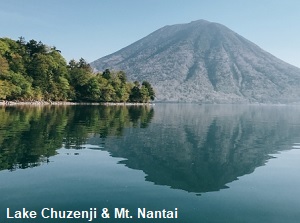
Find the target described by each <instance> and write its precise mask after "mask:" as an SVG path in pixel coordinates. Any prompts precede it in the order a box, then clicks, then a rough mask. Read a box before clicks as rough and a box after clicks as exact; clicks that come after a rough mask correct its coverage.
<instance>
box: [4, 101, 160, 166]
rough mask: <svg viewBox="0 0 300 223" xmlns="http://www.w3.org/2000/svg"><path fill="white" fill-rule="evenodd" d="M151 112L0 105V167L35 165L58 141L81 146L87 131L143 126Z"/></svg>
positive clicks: (109, 131) (144, 109) (109, 133)
mask: <svg viewBox="0 0 300 223" xmlns="http://www.w3.org/2000/svg"><path fill="white" fill-rule="evenodd" d="M153 114H154V113H153V109H152V108H149V107H148V106H135V107H124V106H116V107H114V106H48V107H47V106H45V107H0V170H3V169H9V170H14V169H18V168H28V167H34V166H38V165H40V164H41V163H43V162H48V161H49V159H48V158H49V157H50V156H53V155H55V154H56V150H57V149H59V148H61V147H62V145H64V146H65V147H66V148H71V147H72V148H81V145H82V144H84V143H85V142H86V140H87V138H89V137H90V136H91V135H95V134H97V135H100V137H101V138H106V137H108V136H121V135H122V133H123V131H124V128H125V127H141V128H143V127H146V126H147V125H148V123H149V122H150V121H151V119H152V117H153Z"/></svg>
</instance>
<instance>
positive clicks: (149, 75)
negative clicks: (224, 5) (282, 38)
mask: <svg viewBox="0 0 300 223" xmlns="http://www.w3.org/2000/svg"><path fill="white" fill-rule="evenodd" d="M91 66H92V67H94V68H96V69H97V70H99V71H103V70H105V69H107V68H108V69H114V70H124V71H125V72H126V73H127V75H128V77H129V79H131V80H139V81H142V80H148V81H149V82H150V83H151V84H152V85H153V86H154V88H155V89H156V95H157V100H158V101H176V102H178V101H179V102H203V103H255V102H261V103H288V102H296V101H298V102H299V101H300V69H299V68H297V67H294V66H292V65H290V64H287V63H285V62H283V61H282V60H280V59H278V58H276V57H274V56H272V55H271V54H269V53H268V52H266V51H264V50H262V49H261V48H259V47H258V46H257V45H255V44H254V43H252V42H250V41H249V40H247V39H245V38H243V37H242V36H240V35H238V34H237V33H235V32H233V31H232V30H230V29H228V28H227V27H225V26H223V25H221V24H218V23H212V22H208V21H205V20H198V21H194V22H191V23H188V24H178V25H171V26H165V27H163V28H161V29H158V30H157V31H155V32H153V33H151V34H150V35H148V36H146V37H144V38H143V39H141V40H139V41H137V42H135V43H133V44H131V45H129V46H127V47H125V48H123V49H121V50H119V51H117V52H115V53H113V54H111V55H108V56H105V57H103V58H100V59H98V60H96V61H94V62H92V63H91Z"/></svg>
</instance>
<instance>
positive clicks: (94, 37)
mask: <svg viewBox="0 0 300 223" xmlns="http://www.w3.org/2000/svg"><path fill="white" fill-rule="evenodd" d="M199 19H205V20H208V21H211V22H217V23H221V24H223V25H225V26H227V27H228V28H230V29H232V30H233V31H235V32H236V33H238V34H240V35H242V36H243V37H245V38H247V39H248V40H250V41H252V42H254V43H255V44H257V45H258V46H260V47H261V48H262V49H264V50H266V51H268V52H269V53H271V54H273V55H274V56H276V57H278V58H280V59H282V60H284V61H286V62H288V63H290V64H293V65H295V66H298V67H300V22H299V21H300V1H299V0H0V37H9V38H12V39H15V40H17V39H18V37H20V36H23V37H25V40H27V41H29V40H31V39H35V40H37V41H42V42H43V43H44V44H46V45H49V46H55V47H56V48H57V49H59V50H61V51H62V55H63V56H64V57H65V58H66V60H67V61H69V60H71V59H75V60H79V59H80V58H81V57H82V58H84V59H85V60H86V61H88V62H92V61H94V60H96V59H98V58H101V57H103V56H106V55H108V54H111V53H113V52H115V51H118V50H120V49H121V48H124V47H126V46H128V45H129V44H131V43H133V42H135V41H137V40H139V39H141V38H143V37H145V36H147V35H148V34H150V33H152V32H153V31H155V30H157V29H159V28H161V27H163V26H165V25H173V24H179V23H189V22H191V21H195V20H199Z"/></svg>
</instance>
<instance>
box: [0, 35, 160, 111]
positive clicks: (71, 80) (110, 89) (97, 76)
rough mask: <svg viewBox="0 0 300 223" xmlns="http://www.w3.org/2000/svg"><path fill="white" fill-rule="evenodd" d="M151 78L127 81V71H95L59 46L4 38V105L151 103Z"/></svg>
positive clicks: (0, 70) (0, 57)
mask: <svg viewBox="0 0 300 223" xmlns="http://www.w3.org/2000/svg"><path fill="white" fill-rule="evenodd" d="M154 99H155V92H154V89H153V87H152V86H151V84H150V83H149V82H148V81H143V82H142V83H140V82H138V81H135V82H129V81H127V77H126V74H125V72H124V71H111V70H109V69H106V70H104V71H103V72H94V71H93V69H92V68H91V66H90V65H89V64H88V63H87V62H86V61H85V60H84V59H83V58H81V59H80V60H79V61H75V60H71V61H69V63H67V62H66V60H65V59H64V57H63V56H62V55H61V52H60V50H58V49H56V47H50V46H47V45H45V44H43V43H42V42H37V41H35V40H30V41H28V42H27V41H25V39H24V38H23V37H20V38H19V39H18V40H16V41H15V40H12V39H10V38H0V104H5V105H6V104H17V103H19V104H22V103H23V104H72V103H74V104H75V103H80V102H84V103H115V104H124V103H133V104H137V103H148V102H150V101H152V100H154Z"/></svg>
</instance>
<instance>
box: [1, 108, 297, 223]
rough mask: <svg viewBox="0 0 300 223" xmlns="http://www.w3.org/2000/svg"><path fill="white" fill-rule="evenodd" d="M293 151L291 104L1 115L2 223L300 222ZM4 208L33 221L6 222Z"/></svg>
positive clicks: (37, 111)
mask: <svg viewBox="0 0 300 223" xmlns="http://www.w3.org/2000/svg"><path fill="white" fill-rule="evenodd" d="M299 148H300V107H297V106H262V105H249V106H247V105H197V104H156V105H155V106H152V107H147V106H141V107H138V106H136V107H129V106H128V107H122V106H120V107H113V106H111V107H104V106H66V107H64V106H57V107H55V106H52V107H50V106H49V107H47V106H46V107H0V223H10V222H20V223H23V222H32V223H34V222H36V223H39V222H58V223H60V222H61V223H65V222H81V223H85V222H89V221H88V219H44V218H42V217H41V216H40V212H41V210H42V209H43V208H54V209H55V210H65V211H67V210H73V211H75V210H78V211H84V210H90V208H97V213H98V216H97V219H93V221H91V222H96V223H100V222H182V223H194V222H195V223H202V222H203V223H206V222H208V223H210V222H230V223H235V222H243V223H247V222H249V223H250V222H251V223H252V222H253V223H254V222H255V223H257V222H264V223H265V222H266V223H267V222H270V223H271V222H272V223H277V222H278V223H279V222H282V223H294V222H295V223H296V222H297V223H298V222H300V177H299V176H300V175H299V174H300V149H299ZM7 208H10V210H11V213H14V212H15V211H18V210H22V208H26V209H27V210H34V211H36V212H37V215H38V216H37V218H36V219H14V218H12V219H7ZM103 208H107V209H108V211H109V214H110V218H109V219H103V218H102V217H101V213H102V209H103ZM115 208H119V209H121V208H126V209H128V210H129V212H130V215H129V216H132V218H130V219H116V218H114V210H115ZM138 208H146V209H147V210H152V211H158V210H164V209H165V210H166V211H174V212H175V210H177V214H178V218H177V219H142V218H137V217H138V213H137V210H138ZM11 215H13V214H11Z"/></svg>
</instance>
